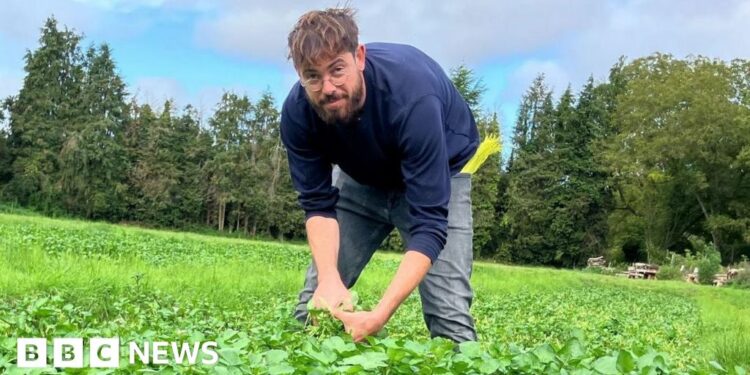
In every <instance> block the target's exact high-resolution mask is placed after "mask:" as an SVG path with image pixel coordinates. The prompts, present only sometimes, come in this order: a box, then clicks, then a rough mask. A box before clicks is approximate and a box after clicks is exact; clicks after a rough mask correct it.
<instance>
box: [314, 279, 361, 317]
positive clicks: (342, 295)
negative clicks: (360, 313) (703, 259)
mask: <svg viewBox="0 0 750 375" xmlns="http://www.w3.org/2000/svg"><path fill="white" fill-rule="evenodd" d="M312 301H313V306H315V307H316V308H324V309H327V310H333V309H339V308H340V309H342V310H345V311H353V310H354V306H352V295H351V293H350V292H349V289H346V286H344V283H343V282H341V279H340V278H338V277H336V278H330V279H325V280H319V281H318V288H317V289H315V293H313V296H312Z"/></svg>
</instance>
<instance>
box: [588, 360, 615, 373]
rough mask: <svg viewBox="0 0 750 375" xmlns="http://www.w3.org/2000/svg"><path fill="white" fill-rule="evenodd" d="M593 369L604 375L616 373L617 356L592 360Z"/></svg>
mask: <svg viewBox="0 0 750 375" xmlns="http://www.w3.org/2000/svg"><path fill="white" fill-rule="evenodd" d="M593 367H594V370H596V371H597V372H599V373H601V374H605V375H615V374H618V371H617V358H615V357H612V356H607V357H602V358H599V359H597V360H596V361H595V362H594V366H593Z"/></svg>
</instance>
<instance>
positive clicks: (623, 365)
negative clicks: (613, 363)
mask: <svg viewBox="0 0 750 375" xmlns="http://www.w3.org/2000/svg"><path fill="white" fill-rule="evenodd" d="M635 368H636V366H635V357H634V356H633V353H631V352H630V351H628V350H621V351H620V354H618V355H617V369H618V370H619V371H620V372H625V373H627V372H630V371H633V370H635Z"/></svg>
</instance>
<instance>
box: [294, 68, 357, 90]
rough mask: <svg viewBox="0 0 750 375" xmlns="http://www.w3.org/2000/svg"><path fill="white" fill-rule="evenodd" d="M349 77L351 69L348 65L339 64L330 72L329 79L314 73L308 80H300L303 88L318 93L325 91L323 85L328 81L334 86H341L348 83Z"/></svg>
mask: <svg viewBox="0 0 750 375" xmlns="http://www.w3.org/2000/svg"><path fill="white" fill-rule="evenodd" d="M347 76H349V69H348V68H347V66H346V65H343V64H339V65H336V66H334V67H333V69H331V71H329V72H328V77H327V78H326V77H325V76H324V77H319V76H318V75H317V73H313V74H311V75H310V77H308V78H302V79H300V84H301V85H302V87H304V88H306V89H308V90H310V91H312V92H318V91H320V90H323V83H324V82H325V81H326V80H328V82H331V84H332V85H334V86H337V87H338V86H341V85H343V84H344V82H346V77H347Z"/></svg>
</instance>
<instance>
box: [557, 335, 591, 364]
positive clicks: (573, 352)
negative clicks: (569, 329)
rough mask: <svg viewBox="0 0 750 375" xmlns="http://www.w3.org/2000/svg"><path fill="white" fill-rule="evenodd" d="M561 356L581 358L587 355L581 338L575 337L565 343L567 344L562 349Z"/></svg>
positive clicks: (567, 358)
mask: <svg viewBox="0 0 750 375" xmlns="http://www.w3.org/2000/svg"><path fill="white" fill-rule="evenodd" d="M559 354H560V356H561V357H563V358H564V359H566V360H571V359H580V358H583V357H584V356H585V355H586V351H585V350H584V349H583V344H581V341H580V340H579V339H576V338H573V339H570V340H568V341H567V342H566V343H565V346H563V347H562V349H560V352H559Z"/></svg>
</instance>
